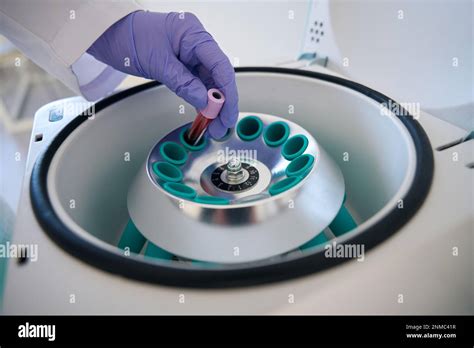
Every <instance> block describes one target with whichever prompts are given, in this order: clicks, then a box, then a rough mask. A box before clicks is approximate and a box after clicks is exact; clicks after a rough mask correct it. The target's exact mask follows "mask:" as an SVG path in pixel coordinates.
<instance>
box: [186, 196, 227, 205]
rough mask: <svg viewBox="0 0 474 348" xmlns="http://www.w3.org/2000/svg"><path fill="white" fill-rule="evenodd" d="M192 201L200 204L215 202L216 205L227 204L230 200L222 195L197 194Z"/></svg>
mask: <svg viewBox="0 0 474 348" xmlns="http://www.w3.org/2000/svg"><path fill="white" fill-rule="evenodd" d="M194 201H195V202H196V203H202V204H216V205H227V204H229V203H230V200H228V199H227V198H223V197H213V196H197V197H196V198H195V199H194Z"/></svg>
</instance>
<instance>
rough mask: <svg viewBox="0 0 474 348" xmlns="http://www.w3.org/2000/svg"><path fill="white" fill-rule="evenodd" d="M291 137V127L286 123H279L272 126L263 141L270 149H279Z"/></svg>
mask: <svg viewBox="0 0 474 348" xmlns="http://www.w3.org/2000/svg"><path fill="white" fill-rule="evenodd" d="M289 136H290V127H288V125H287V124H286V123H285V122H282V121H277V122H273V123H272V124H270V125H269V126H268V127H267V129H266V130H265V133H263V140H265V144H267V145H268V146H270V147H277V146H280V145H281V144H283V143H284V142H285V141H286V140H287V139H288V137H289Z"/></svg>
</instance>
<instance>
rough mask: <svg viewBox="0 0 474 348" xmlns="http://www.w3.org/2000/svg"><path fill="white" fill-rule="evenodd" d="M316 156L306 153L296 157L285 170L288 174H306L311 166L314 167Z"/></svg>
mask: <svg viewBox="0 0 474 348" xmlns="http://www.w3.org/2000/svg"><path fill="white" fill-rule="evenodd" d="M313 164H314V157H313V156H312V155H309V154H304V155H301V156H299V157H296V158H295V159H294V160H293V161H291V162H290V164H288V166H287V167H286V170H285V174H286V176H302V177H304V176H306V175H307V174H308V173H309V171H310V170H311V168H313Z"/></svg>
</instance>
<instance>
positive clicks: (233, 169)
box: [226, 157, 245, 182]
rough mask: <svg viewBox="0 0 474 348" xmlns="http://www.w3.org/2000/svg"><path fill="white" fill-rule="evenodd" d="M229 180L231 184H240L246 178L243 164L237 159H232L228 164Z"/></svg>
mask: <svg viewBox="0 0 474 348" xmlns="http://www.w3.org/2000/svg"><path fill="white" fill-rule="evenodd" d="M226 169H227V180H229V182H239V181H240V180H242V179H243V178H244V176H245V173H244V170H243V169H242V162H240V160H239V159H238V158H237V157H232V158H231V159H230V161H229V162H228V163H227V168H226Z"/></svg>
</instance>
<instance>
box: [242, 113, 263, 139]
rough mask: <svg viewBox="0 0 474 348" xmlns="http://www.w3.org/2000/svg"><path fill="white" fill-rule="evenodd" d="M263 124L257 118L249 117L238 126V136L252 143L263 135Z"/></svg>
mask: <svg viewBox="0 0 474 348" xmlns="http://www.w3.org/2000/svg"><path fill="white" fill-rule="evenodd" d="M262 130H263V122H262V121H261V120H260V119H259V118H258V117H257V116H247V117H245V118H243V119H241V120H240V121H239V123H238V124H237V135H238V136H239V138H240V139H242V140H244V141H252V140H255V139H257V138H258V137H259V136H260V134H262Z"/></svg>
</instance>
